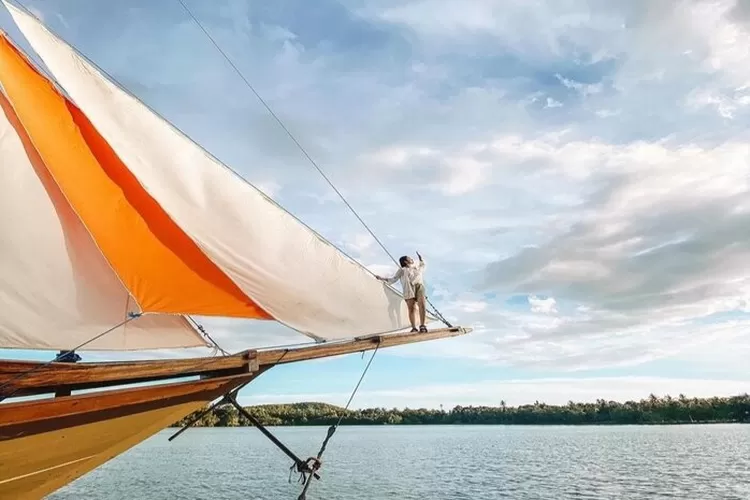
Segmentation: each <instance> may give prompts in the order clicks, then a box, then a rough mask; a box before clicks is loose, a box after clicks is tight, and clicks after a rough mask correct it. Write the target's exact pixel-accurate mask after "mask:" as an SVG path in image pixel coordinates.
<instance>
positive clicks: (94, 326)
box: [0, 92, 206, 350]
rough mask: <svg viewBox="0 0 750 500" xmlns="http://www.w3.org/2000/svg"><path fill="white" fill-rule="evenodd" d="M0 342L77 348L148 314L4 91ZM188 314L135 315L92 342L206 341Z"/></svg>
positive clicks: (112, 345) (125, 345)
mask: <svg viewBox="0 0 750 500" xmlns="http://www.w3.org/2000/svg"><path fill="white" fill-rule="evenodd" d="M0 186H3V194H2V196H0V308H1V311H0V346H2V347H6V348H22V349H55V350H57V349H70V348H72V347H75V346H77V345H79V344H81V343H83V342H86V341H87V340H90V339H91V338H93V337H94V336H96V335H97V334H99V333H102V332H104V331H106V330H108V329H110V328H112V327H114V326H115V325H118V324H120V323H121V322H123V321H125V320H126V319H127V318H128V313H136V312H140V311H139V309H138V307H137V305H136V304H135V302H134V301H133V300H132V299H131V298H130V294H129V293H128V291H127V290H126V288H125V287H124V286H123V285H122V283H121V282H120V280H119V279H118V278H117V276H116V275H115V273H114V272H113V271H112V269H111V268H110V267H109V265H108V264H107V262H106V261H105V259H104V257H103V256H102V254H101V252H100V251H99V249H97V247H96V245H95V243H94V241H93V240H92V239H91V237H90V236H89V233H88V232H87V231H86V229H85V228H84V227H83V224H81V221H80V220H79V218H78V217H77V216H76V214H75V213H74V211H73V210H72V208H71V207H70V205H69V204H68V202H67V201H66V200H65V198H64V196H63V194H62V192H61V191H60V189H59V188H58V187H57V185H56V184H55V181H54V180H53V179H52V176H51V175H50V173H49V171H48V170H47V168H46V166H45V164H44V162H43V161H42V159H41V158H40V157H39V154H38V153H37V151H36V150H35V148H34V146H33V145H32V144H31V141H30V139H29V137H28V135H27V134H26V132H25V131H24V129H23V126H22V125H21V123H20V121H19V119H18V117H17V115H16V114H15V112H14V110H13V109H12V107H11V106H10V103H9V102H8V100H7V98H6V97H5V95H3V94H2V92H0ZM205 345H206V343H205V341H204V340H203V338H202V337H201V336H200V335H199V334H198V333H197V332H196V331H195V330H194V329H193V328H192V327H191V326H190V325H189V324H188V323H187V321H186V320H185V319H184V318H183V317H181V316H166V315H148V316H141V317H139V318H137V319H134V320H132V321H130V322H128V323H127V324H125V325H124V326H121V327H119V328H117V329H116V330H114V331H112V332H110V333H108V334H106V335H104V336H102V337H101V338H99V339H98V340H96V341H94V342H92V343H91V344H90V345H88V346H87V347H88V348H90V349H101V350H130V349H157V348H164V347H195V346H205Z"/></svg>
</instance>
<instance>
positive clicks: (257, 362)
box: [0, 327, 471, 398]
mask: <svg viewBox="0 0 750 500" xmlns="http://www.w3.org/2000/svg"><path fill="white" fill-rule="evenodd" d="M470 331H471V329H465V328H461V327H456V328H443V329H438V330H432V331H430V332H427V333H394V334H387V335H375V336H368V337H359V338H356V339H354V340H348V341H341V342H327V343H321V344H316V345H312V346H307V347H301V348H296V349H269V350H266V351H263V350H261V351H254V350H250V351H243V352H240V353H238V354H234V355H232V356H221V357H213V358H189V359H170V360H159V361H156V360H150V361H117V362H103V363H42V362H39V361H0V398H3V397H8V396H9V395H13V396H28V395H33V394H44V393H50V392H55V393H57V394H60V395H61V396H62V395H65V394H70V392H71V391H77V390H83V389H96V388H101V387H111V386H116V385H125V384H135V383H141V382H153V381H157V380H169V379H175V378H182V377H191V376H197V375H200V376H201V377H202V378H213V377H225V376H230V375H240V374H245V373H256V372H260V371H264V370H265V369H268V368H270V367H272V366H274V365H277V364H285V363H293V362H297V361H305V360H309V359H319V358H326V357H331V356H339V355H342V354H349V353H353V352H361V351H369V350H372V349H375V347H376V346H377V345H378V343H380V347H381V348H385V347H395V346H399V345H405V344H412V343H415V342H426V341H429V340H437V339H441V338H448V337H455V336H458V335H463V334H465V333H468V332H470Z"/></svg>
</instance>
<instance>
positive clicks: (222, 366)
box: [0, 351, 258, 397]
mask: <svg viewBox="0 0 750 500" xmlns="http://www.w3.org/2000/svg"><path fill="white" fill-rule="evenodd" d="M257 370H258V360H257V358H256V355H255V351H244V352H241V353H238V354H235V355H233V356H221V357H213V358H189V359H169V360H159V361H151V360H149V361H117V362H104V363H48V364H44V363H41V362H38V361H0V397H7V395H10V394H13V396H27V395H31V394H43V393H47V392H58V393H62V394H64V393H66V392H67V393H69V392H70V391H71V390H82V389H95V388H99V387H110V386H114V385H123V384H135V383H139V382H152V381H156V380H169V379H174V378H181V377H191V376H196V375H201V376H203V377H204V378H206V377H220V376H229V375H240V374H243V373H251V372H255V371H257ZM6 384H7V385H6Z"/></svg>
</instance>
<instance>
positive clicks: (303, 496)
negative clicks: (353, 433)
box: [297, 339, 380, 500]
mask: <svg viewBox="0 0 750 500" xmlns="http://www.w3.org/2000/svg"><path fill="white" fill-rule="evenodd" d="M378 349H380V339H378V345H377V346H375V350H374V351H373V352H372V356H371V357H370V361H368V362H367V366H365V369H364V370H363V371H362V375H361V376H360V377H359V381H358V382H357V385H356V386H355V387H354V390H353V391H352V394H351V396H349V401H347V402H346V406H345V407H344V411H342V412H341V415H340V416H339V419H338V421H337V422H336V423H335V424H334V425H332V426H331V427H329V428H328V433H327V434H326V437H325V439H324V440H323V444H322V445H320V450H319V451H318V455H317V456H316V457H314V458H313V457H311V458H308V459H307V462H306V463H308V464H311V466H312V470H313V471H317V470H318V469H320V466H321V465H322V462H321V460H320V459H321V457H322V456H323V452H325V451H326V446H328V441H330V440H331V438H332V437H333V435H334V434H335V433H336V429H338V427H339V425H341V421H342V420H343V419H344V416H345V415H346V412H347V411H349V405H350V404H352V400H353V399H354V396H355V395H356V394H357V391H358V390H359V386H360V384H362V380H364V378H365V375H367V371H368V370H369V369H370V365H371V364H372V360H373V359H375V355H376V354H377V353H378ZM363 354H364V351H363ZM310 483H312V481H307V482H305V486H304V488H303V489H302V493H300V495H299V497H297V500H306V499H307V490H308V488H309V487H310Z"/></svg>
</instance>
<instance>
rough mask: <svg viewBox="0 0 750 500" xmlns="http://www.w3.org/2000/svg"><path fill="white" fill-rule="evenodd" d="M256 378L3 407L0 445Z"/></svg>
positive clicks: (196, 382) (218, 392)
mask: <svg viewBox="0 0 750 500" xmlns="http://www.w3.org/2000/svg"><path fill="white" fill-rule="evenodd" d="M255 376H256V374H254V373H251V374H244V375H233V376H229V377H219V378H211V379H206V380H193V381H189V382H177V383H172V384H163V385H150V386H145V387H133V388H128V389H119V390H108V391H99V392H91V393H87V394H79V395H73V396H69V397H65V398H50V399H41V400H34V401H19V402H14V403H6V404H2V405H0V441H4V440H6V439H17V438H19V437H22V436H24V435H28V434H34V433H38V432H49V431H50V430H54V429H59V428H65V427H69V426H73V425H81V424H83V423H87V422H89V421H94V420H102V419H107V418H116V417H119V416H122V415H128V414H131V413H137V412H139V411H145V410H149V409H152V408H159V407H160V406H163V405H165V404H168V400H169V401H171V402H172V403H175V402H180V401H183V400H184V401H190V400H192V399H193V398H194V397H195V395H196V394H198V393H208V392H210V393H211V394H215V395H216V397H218V396H220V395H223V394H224V393H226V392H228V391H230V390H232V389H233V388H234V387H237V386H238V385H240V384H242V383H244V382H247V381H249V380H251V379H253V378H254V377H255ZM212 399H213V398H212ZM172 403H169V404H172Z"/></svg>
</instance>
